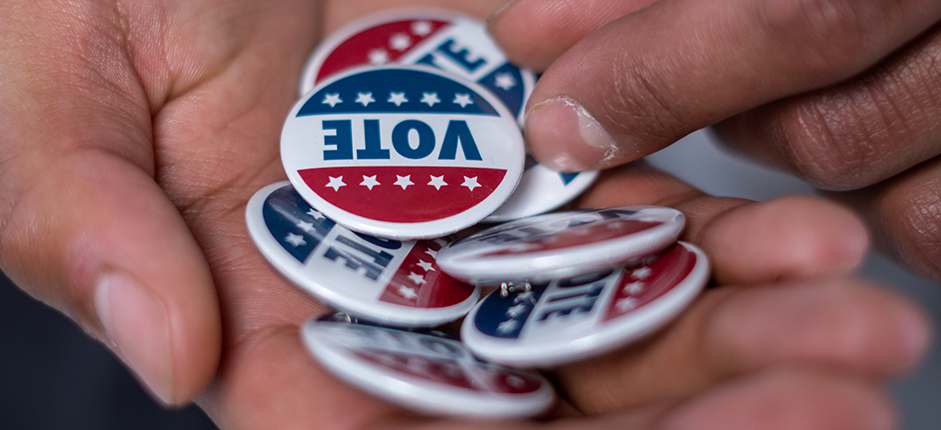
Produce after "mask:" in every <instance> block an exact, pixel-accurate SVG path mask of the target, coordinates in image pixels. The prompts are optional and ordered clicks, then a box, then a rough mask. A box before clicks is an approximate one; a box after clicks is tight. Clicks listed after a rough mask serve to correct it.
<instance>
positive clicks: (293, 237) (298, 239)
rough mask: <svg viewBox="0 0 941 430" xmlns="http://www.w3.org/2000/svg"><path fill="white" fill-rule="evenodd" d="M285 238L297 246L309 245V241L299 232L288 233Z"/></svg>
mask: <svg viewBox="0 0 941 430" xmlns="http://www.w3.org/2000/svg"><path fill="white" fill-rule="evenodd" d="M284 240H285V241H286V242H288V243H290V244H291V245H294V247H295V248H297V247H298V246H301V245H307V241H306V240H304V238H303V237H302V236H301V235H299V234H294V233H288V235H287V236H285V237H284Z"/></svg>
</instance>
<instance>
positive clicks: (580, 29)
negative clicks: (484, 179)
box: [490, 0, 941, 279]
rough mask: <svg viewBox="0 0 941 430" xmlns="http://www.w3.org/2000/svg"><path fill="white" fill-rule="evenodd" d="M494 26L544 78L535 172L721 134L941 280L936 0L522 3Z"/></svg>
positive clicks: (536, 102) (532, 134) (940, 57)
mask: <svg viewBox="0 0 941 430" xmlns="http://www.w3.org/2000/svg"><path fill="white" fill-rule="evenodd" d="M490 29H491V32H492V33H493V34H494V35H495V36H496V38H497V39H498V40H499V41H500V43H501V44H502V45H503V46H504V47H505V48H506V49H507V51H508V52H509V54H510V56H511V57H512V58H513V59H515V60H516V61H517V62H519V63H522V64H525V65H530V66H532V67H535V68H537V69H540V70H543V69H548V70H546V73H545V74H544V75H543V77H542V78H541V80H540V82H539V84H538V85H537V86H536V90H535V93H534V94H533V97H532V99H531V100H530V103H529V108H528V112H527V114H528V120H527V125H526V131H527V134H526V136H527V140H528V143H529V145H530V147H531V150H532V152H533V154H534V156H535V157H536V158H537V159H540V160H541V161H543V162H545V163H547V164H549V165H552V166H555V167H557V168H559V169H563V170H581V169H585V168H589V167H609V166H612V165H617V164H621V163H624V162H628V161H631V160H635V159H638V158H640V157H643V156H644V155H647V154H650V153H652V152H654V151H656V150H658V149H660V148H663V147H664V146H667V145H669V144H671V143H673V142H675V141H676V140H678V139H679V138H681V137H683V136H684V135H686V134H688V133H690V132H692V131H694V130H697V129H699V128H702V127H707V126H714V128H713V130H714V131H715V132H716V133H717V134H718V136H719V137H721V138H722V139H723V140H724V141H725V142H726V143H727V144H728V145H729V146H730V147H731V148H733V149H735V150H737V151H738V152H741V153H744V154H747V155H750V156H752V157H753V158H756V159H759V160H762V161H764V162H767V163H770V164H771V165H773V166H776V167H778V168H781V169H784V170H787V171H790V172H793V173H795V174H797V175H798V176H800V177H801V178H804V179H805V180H807V181H809V182H810V183H811V184H813V185H815V186H817V187H819V188H822V189H824V190H830V191H833V192H832V193H829V195H831V196H834V197H839V198H841V199H842V200H844V201H845V202H847V203H849V204H852V205H853V206H855V208H856V209H857V210H858V212H859V213H860V214H861V215H862V216H863V217H864V218H865V220H866V221H867V223H868V224H869V226H870V228H871V230H872V231H873V232H874V237H875V242H876V244H877V245H878V246H879V247H880V248H881V249H882V250H883V251H885V252H887V253H888V254H890V255H892V256H894V257H895V258H896V259H898V260H899V261H901V262H903V263H904V264H906V265H907V266H908V267H909V268H911V269H913V270H915V271H916V272H918V273H920V274H921V275H923V276H926V277H929V278H933V279H941V246H939V243H941V215H939V214H941V192H939V190H941V157H939V155H941V103H939V102H938V101H939V100H941V3H939V2H937V1H933V0H903V1H898V0H862V1H859V0H719V1H709V2H702V1H695V0H659V1H658V0H629V1H619V0H600V1H592V2H583V1H577V0H549V1H542V0H518V1H516V2H512V3H510V4H509V5H508V6H506V7H505V8H503V9H502V10H501V11H499V12H498V13H497V14H495V15H494V16H493V17H492V18H491V25H490ZM550 64H551V66H550ZM850 190H854V191H850Z"/></svg>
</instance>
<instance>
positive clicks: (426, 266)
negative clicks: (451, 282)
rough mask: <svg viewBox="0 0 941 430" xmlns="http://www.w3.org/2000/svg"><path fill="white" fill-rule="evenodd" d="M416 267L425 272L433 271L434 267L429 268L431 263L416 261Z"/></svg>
mask: <svg viewBox="0 0 941 430" xmlns="http://www.w3.org/2000/svg"><path fill="white" fill-rule="evenodd" d="M418 266H419V267H421V268H422V269H425V271H426V272H427V271H434V270H435V268H434V267H431V263H429V262H427V261H425V260H418Z"/></svg>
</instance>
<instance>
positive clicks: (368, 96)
mask: <svg viewBox="0 0 941 430" xmlns="http://www.w3.org/2000/svg"><path fill="white" fill-rule="evenodd" d="M374 101H376V99H374V98H372V93H356V103H362V105H363V107H366V106H368V105H369V104H370V103H372V102H374Z"/></svg>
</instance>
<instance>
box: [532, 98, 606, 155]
mask: <svg viewBox="0 0 941 430" xmlns="http://www.w3.org/2000/svg"><path fill="white" fill-rule="evenodd" d="M524 135H525V136H526V143H527V146H528V148H529V152H530V154H532V156H533V157H535V158H536V160H538V161H539V162H540V163H543V164H545V165H546V166H549V167H550V168H552V169H555V170H558V171H562V172H580V171H583V170H590V169H595V168H599V167H606V166H604V165H605V164H606V163H607V162H608V161H610V160H612V159H615V158H617V157H618V155H619V154H620V152H621V150H620V147H619V146H618V144H617V143H616V142H615V141H614V140H613V139H612V138H611V135H610V134H608V132H607V131H606V130H605V129H604V128H603V127H602V126H601V125H600V124H599V123H598V121H597V120H595V118H594V117H593V116H591V114H590V113H589V112H588V111H586V110H585V108H583V107H582V106H581V105H580V104H578V102H576V101H574V100H572V99H569V98H566V97H557V98H552V99H548V100H543V101H541V102H539V103H536V104H535V105H532V106H530V107H529V108H528V109H527V111H526V124H525V133H524Z"/></svg>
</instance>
